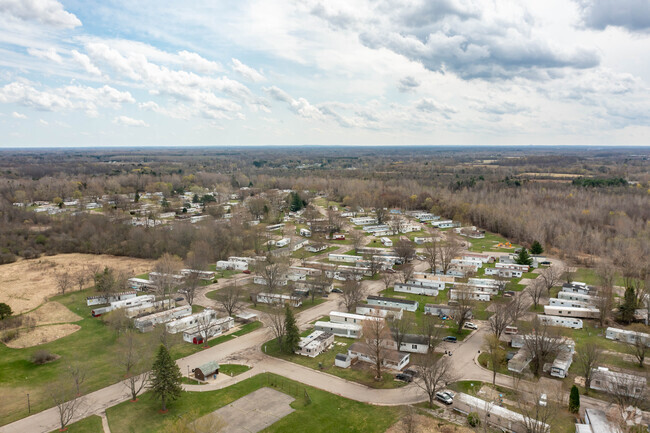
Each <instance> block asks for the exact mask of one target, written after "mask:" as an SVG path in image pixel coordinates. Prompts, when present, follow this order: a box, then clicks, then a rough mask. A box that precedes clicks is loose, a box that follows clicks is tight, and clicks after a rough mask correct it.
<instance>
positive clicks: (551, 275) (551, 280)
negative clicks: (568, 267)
mask: <svg viewBox="0 0 650 433" xmlns="http://www.w3.org/2000/svg"><path fill="white" fill-rule="evenodd" d="M539 278H540V280H541V281H542V282H543V283H544V288H545V289H546V293H547V294H549V295H550V294H551V288H552V287H553V286H557V285H558V284H560V283H561V282H562V270H561V269H560V268H558V267H557V266H554V265H552V266H550V267H548V268H546V269H544V270H542V272H540V274H539Z"/></svg>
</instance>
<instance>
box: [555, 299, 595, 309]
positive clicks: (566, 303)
mask: <svg viewBox="0 0 650 433" xmlns="http://www.w3.org/2000/svg"><path fill="white" fill-rule="evenodd" d="M548 305H552V306H555V307H571V308H587V307H589V304H587V303H586V302H580V301H571V300H569V299H559V298H550V299H549V300H548Z"/></svg>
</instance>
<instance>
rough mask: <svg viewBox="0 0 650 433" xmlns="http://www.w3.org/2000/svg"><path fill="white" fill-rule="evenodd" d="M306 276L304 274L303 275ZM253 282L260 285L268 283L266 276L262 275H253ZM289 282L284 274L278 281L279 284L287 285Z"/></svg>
mask: <svg viewBox="0 0 650 433" xmlns="http://www.w3.org/2000/svg"><path fill="white" fill-rule="evenodd" d="M303 277H304V275H303ZM253 284H257V285H260V286H265V285H266V278H264V277H262V276H261V275H255V276H254V277H253ZM287 284H289V281H288V278H287V276H286V275H284V276H282V278H279V279H278V281H277V285H278V286H286V285H287Z"/></svg>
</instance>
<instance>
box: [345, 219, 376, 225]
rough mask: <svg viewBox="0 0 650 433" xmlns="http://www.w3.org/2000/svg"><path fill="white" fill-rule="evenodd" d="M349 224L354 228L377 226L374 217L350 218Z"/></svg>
mask: <svg viewBox="0 0 650 433" xmlns="http://www.w3.org/2000/svg"><path fill="white" fill-rule="evenodd" d="M350 222H351V223H352V224H354V225H356V226H369V225H371V224H377V218H375V217H357V218H350Z"/></svg>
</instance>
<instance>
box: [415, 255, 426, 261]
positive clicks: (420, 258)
mask: <svg viewBox="0 0 650 433" xmlns="http://www.w3.org/2000/svg"><path fill="white" fill-rule="evenodd" d="M416 258H417V259H418V260H420V261H424V260H426V259H427V258H426V257H424V256H416Z"/></svg>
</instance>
